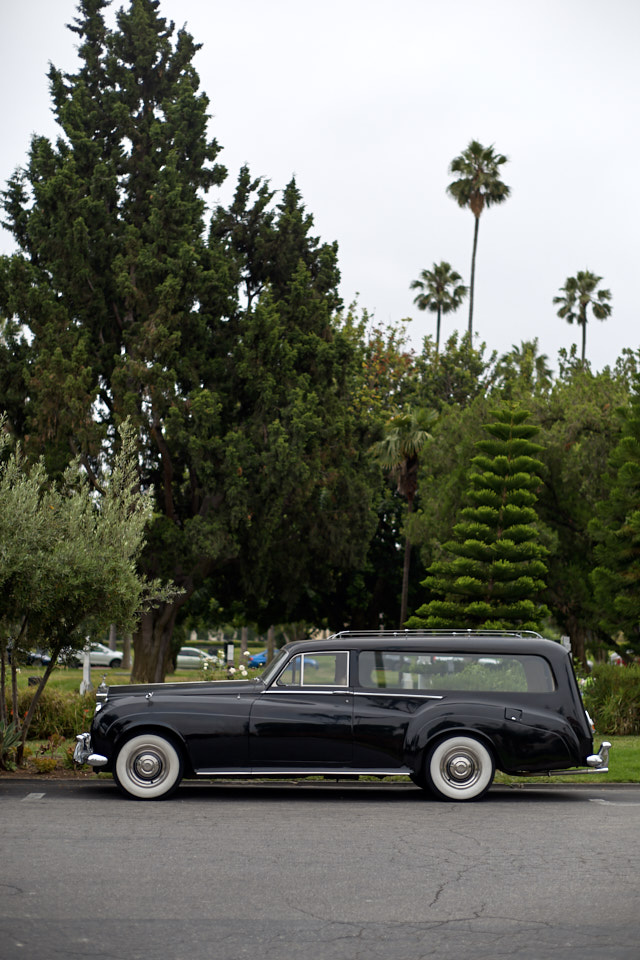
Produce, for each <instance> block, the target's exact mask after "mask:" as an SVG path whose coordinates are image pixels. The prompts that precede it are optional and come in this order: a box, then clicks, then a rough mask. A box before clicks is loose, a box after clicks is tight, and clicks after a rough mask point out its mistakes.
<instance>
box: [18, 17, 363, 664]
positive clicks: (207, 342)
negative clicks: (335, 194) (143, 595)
mask: <svg viewBox="0 0 640 960" xmlns="http://www.w3.org/2000/svg"><path fill="white" fill-rule="evenodd" d="M107 6H108V2H107V0H80V2H79V4H78V16H77V18H76V20H75V21H74V23H73V25H72V27H71V29H72V30H73V31H74V32H75V33H76V35H77V37H78V41H79V43H78V52H79V56H80V66H79V69H78V70H77V71H76V72H75V73H73V74H67V73H63V72H61V71H60V70H57V69H55V68H53V67H52V68H51V71H50V74H49V78H50V83H51V92H52V99H53V108H54V114H55V116H56V118H57V120H58V123H59V125H60V128H61V134H60V137H59V139H58V140H57V141H56V143H51V142H49V140H47V139H46V138H44V137H38V136H36V137H34V138H33V140H32V143H31V149H30V153H29V158H28V163H27V165H26V167H25V169H23V170H18V171H17V172H16V174H15V175H14V177H12V179H11V181H10V182H9V184H8V186H7V189H6V190H5V192H4V195H3V200H4V204H3V205H4V211H5V215H6V216H5V219H6V223H7V225H8V226H9V229H10V230H11V231H12V233H13V236H14V239H15V241H16V244H17V247H18V251H17V252H16V253H15V254H14V255H13V256H11V257H5V258H0V314H3V315H4V316H6V317H9V318H15V322H16V323H19V324H21V325H22V326H23V327H24V328H25V329H26V330H27V331H28V334H29V336H28V347H27V348H25V349H28V355H27V356H25V358H24V365H23V377H24V406H25V422H24V432H25V436H27V435H28V438H29V439H28V441H26V444H25V445H26V446H28V447H29V448H30V449H31V451H32V452H36V453H37V454H39V453H40V452H41V451H43V452H44V455H45V462H46V465H47V469H48V471H49V473H50V474H52V475H60V474H62V473H63V471H64V469H65V467H66V464H67V463H68V461H69V459H70V458H72V457H73V456H75V455H79V456H81V458H82V462H83V465H84V467H85V469H86V471H87V474H88V476H89V477H92V478H94V480H96V486H97V477H98V473H99V467H100V465H101V464H102V463H103V462H104V460H105V458H108V457H111V456H113V452H114V446H115V444H117V436H118V435H117V427H118V425H119V423H121V422H122V421H123V420H124V419H125V418H126V417H129V418H130V419H131V421H132V423H133V424H134V425H135V427H136V430H137V436H138V440H139V460H138V463H139V470H140V474H139V482H140V486H141V488H142V489H148V488H150V487H153V489H154V494H155V508H154V521H153V524H152V526H151V528H150V530H149V535H148V543H147V548H146V550H145V553H144V556H143V557H142V559H141V564H142V568H143V570H144V572H145V573H146V574H147V575H148V576H149V577H150V578H155V577H161V578H162V579H163V580H172V581H174V582H175V583H176V584H177V585H178V586H180V587H181V588H182V590H183V592H182V593H181V594H180V596H179V597H178V598H177V599H174V600H172V601H171V602H168V603H164V604H160V605H159V606H158V608H157V609H154V610H152V611H149V612H146V613H145V614H144V615H143V617H142V619H141V623H140V628H139V629H138V630H137V631H136V633H135V634H134V649H135V661H134V673H133V678H134V679H135V680H139V681H142V682H144V681H160V680H162V679H163V677H164V675H165V672H166V671H167V669H168V667H169V665H170V663H171V653H172V636H173V630H174V626H175V624H176V620H177V618H178V617H179V616H180V615H182V613H183V610H182V608H183V606H184V605H185V604H186V603H187V602H188V600H189V597H190V596H192V595H193V594H194V592H195V591H196V590H198V589H200V588H201V586H202V584H203V583H207V586H208V589H209V590H210V591H211V593H212V594H213V597H212V602H211V606H212V607H217V608H218V609H219V607H220V606H226V607H227V608H228V607H229V606H230V605H231V603H232V602H233V601H234V600H236V601H237V602H238V603H243V602H244V601H245V599H246V598H247V596H248V595H250V599H251V601H252V605H253V606H254V607H255V611H256V616H257V614H258V613H259V612H260V611H261V610H262V612H264V608H265V606H268V608H269V610H268V615H269V616H270V617H271V618H273V619H272V620H271V622H274V621H275V622H278V621H280V620H283V619H284V618H285V617H286V616H287V614H288V612H289V611H290V610H292V609H293V607H294V606H295V604H296V602H298V601H300V598H304V596H305V594H308V593H310V592H312V591H314V590H316V591H317V588H318V586H319V582H320V583H321V582H322V578H319V577H318V574H319V573H323V574H326V577H327V579H330V577H331V567H332V564H335V565H340V564H342V563H356V562H357V561H358V560H359V559H361V557H362V554H363V553H364V550H365V548H366V543H367V540H368V537H369V535H370V532H371V519H370V517H369V506H370V500H371V489H370V485H369V482H368V476H369V473H370V472H371V465H370V464H369V463H368V462H367V457H366V453H365V444H364V443H362V442H361V438H360V436H359V429H360V428H359V424H358V418H357V413H355V412H354V410H353V404H352V402H351V400H352V396H351V392H352V389H353V388H352V377H353V373H354V370H355V369H356V365H357V360H358V349H359V348H358V345H357V344H355V343H354V342H353V339H352V338H351V337H350V336H348V335H346V334H345V333H343V330H342V328H341V325H340V322H339V319H338V315H337V311H338V309H339V307H340V300H339V296H338V292H337V288H338V282H339V271H338V267H337V248H336V245H335V244H327V243H324V244H322V243H320V242H319V241H318V240H317V239H316V238H315V237H314V236H313V234H312V226H313V219H312V217H311V216H310V214H308V213H307V212H306V211H305V209H304V205H303V204H302V202H301V197H300V193H299V191H298V189H297V186H296V184H295V182H293V181H292V182H291V183H290V184H289V185H288V186H287V188H286V189H285V191H284V193H283V197H282V201H281V203H280V204H279V205H278V206H277V207H276V209H275V210H274V209H272V208H271V206H270V204H271V200H272V198H273V193H272V192H271V191H270V190H269V189H268V187H267V186H266V184H265V183H263V182H262V181H259V180H252V179H251V177H250V175H249V173H248V171H246V170H243V171H242V172H241V175H240V180H239V184H238V190H237V192H236V197H235V199H234V202H233V204H232V206H231V209H230V210H229V211H228V212H226V213H225V212H224V211H220V210H217V211H216V212H215V214H214V216H213V217H212V218H211V221H210V224H209V229H208V231H207V229H206V224H205V218H206V216H207V210H206V196H207V192H208V191H209V190H210V189H211V188H212V187H214V186H216V185H217V184H220V183H221V182H222V181H223V179H224V177H225V175H226V171H225V169H224V168H223V167H222V166H220V164H219V163H218V162H217V157H218V153H219V150H220V148H219V146H218V144H217V143H216V141H215V140H214V139H211V138H210V137H209V135H208V122H209V116H208V104H209V102H208V99H207V97H206V96H205V95H204V94H203V93H201V92H200V91H199V78H198V75H197V72H196V70H195V68H194V65H193V58H194V55H195V53H196V52H197V50H198V46H197V44H196V43H195V42H194V40H193V38H192V37H191V36H190V34H189V33H187V32H186V30H184V29H182V30H178V31H176V30H175V28H174V25H173V24H172V23H170V22H167V21H166V20H165V19H164V18H163V17H162V16H161V15H160V12H159V6H160V5H159V2H158V0H129V3H128V4H127V5H126V7H124V8H123V9H122V10H120V11H119V12H118V14H117V22H116V27H115V28H114V29H110V28H109V27H108V26H107V25H106V23H105V20H104V10H105V8H106V7H107ZM11 322H12V323H13V322H14V320H13V319H12V321H11ZM14 340H15V338H14V337H13V336H12V338H11V342H13V341H14ZM25 342H26V341H25ZM5 359H6V360H7V362H8V360H9V359H10V358H5V353H4V351H1V350H0V363H3V364H4V362H5ZM4 380H5V377H4V375H0V384H2V383H3V382H4ZM10 399H11V401H12V402H11V405H10V406H11V410H10V412H13V411H14V410H15V409H16V408H17V406H18V404H17V403H16V402H15V398H10ZM0 402H1V401H0ZM13 419H14V421H15V420H16V418H15V417H14V418H13ZM246 609H247V606H246V605H245V606H244V610H245V611H246Z"/></svg>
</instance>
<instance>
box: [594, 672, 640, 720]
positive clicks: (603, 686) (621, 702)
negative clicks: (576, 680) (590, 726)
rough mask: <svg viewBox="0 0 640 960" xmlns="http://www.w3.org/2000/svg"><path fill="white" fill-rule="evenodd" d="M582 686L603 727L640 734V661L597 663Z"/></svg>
mask: <svg viewBox="0 0 640 960" xmlns="http://www.w3.org/2000/svg"><path fill="white" fill-rule="evenodd" d="M581 686H582V698H583V700H584V702H585V706H586V708H587V710H588V711H589V714H590V715H591V716H592V717H593V720H594V722H595V724H596V726H597V727H598V728H599V729H600V730H606V731H607V732H608V733H615V734H623V735H628V734H640V665H638V664H633V665H631V666H628V667H619V666H615V665H614V664H610V663H600V664H596V665H595V666H594V668H593V671H592V673H591V675H590V676H589V677H588V679H587V680H586V682H585V681H583V682H582V684H581Z"/></svg>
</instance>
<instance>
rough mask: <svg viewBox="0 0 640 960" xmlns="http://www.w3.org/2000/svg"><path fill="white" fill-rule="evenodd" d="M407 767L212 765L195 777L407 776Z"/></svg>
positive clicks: (408, 770) (198, 771) (408, 771)
mask: <svg viewBox="0 0 640 960" xmlns="http://www.w3.org/2000/svg"><path fill="white" fill-rule="evenodd" d="M410 774H411V770H410V769H409V767H390V768H387V767H374V768H367V769H360V768H359V767H358V768H356V767H301V768H289V767H282V768H280V767H252V768H251V769H244V768H243V769H238V768H237V767H236V768H235V769H233V770H227V769H224V768H222V767H219V768H218V767H213V768H212V769H210V770H196V776H197V777H408V776H410Z"/></svg>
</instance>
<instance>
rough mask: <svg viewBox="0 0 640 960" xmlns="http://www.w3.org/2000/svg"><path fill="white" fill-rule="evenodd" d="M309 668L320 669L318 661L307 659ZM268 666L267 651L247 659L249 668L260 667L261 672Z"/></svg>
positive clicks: (306, 662) (254, 654)
mask: <svg viewBox="0 0 640 960" xmlns="http://www.w3.org/2000/svg"><path fill="white" fill-rule="evenodd" d="M305 664H306V666H307V667H313V668H314V670H317V669H318V661H317V660H313V659H312V658H311V657H307V659H306V660H305ZM266 665H267V651H266V650H261V651H260V653H253V654H251V656H250V657H248V658H247V666H248V667H254V668H255V667H258V668H259V669H260V670H264V668H265V667H266Z"/></svg>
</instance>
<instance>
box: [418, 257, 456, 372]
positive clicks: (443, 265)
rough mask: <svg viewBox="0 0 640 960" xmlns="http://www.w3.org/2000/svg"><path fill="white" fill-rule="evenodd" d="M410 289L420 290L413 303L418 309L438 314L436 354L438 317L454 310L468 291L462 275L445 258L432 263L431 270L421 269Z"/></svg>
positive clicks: (438, 331)
mask: <svg viewBox="0 0 640 960" xmlns="http://www.w3.org/2000/svg"><path fill="white" fill-rule="evenodd" d="M410 289H411V290H420V293H419V294H418V295H417V297H415V299H414V301H413V302H414V303H415V304H416V306H417V307H418V310H430V311H431V312H432V313H436V314H437V315H438V319H437V324H436V356H437V355H438V353H439V352H440V319H441V317H442V314H443V313H453V312H455V311H456V310H457V309H458V307H459V306H460V304H461V303H462V301H463V299H464V298H465V297H466V295H467V293H468V289H467V287H465V286H464V284H463V283H462V277H461V276H460V274H459V273H457V272H456V271H455V270H452V269H451V264H450V263H447V261H446V260H442V261H441V262H440V263H434V265H433V268H432V269H431V270H422V271H421V272H420V279H419V280H414V281H413V282H412V283H411V287H410Z"/></svg>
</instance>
